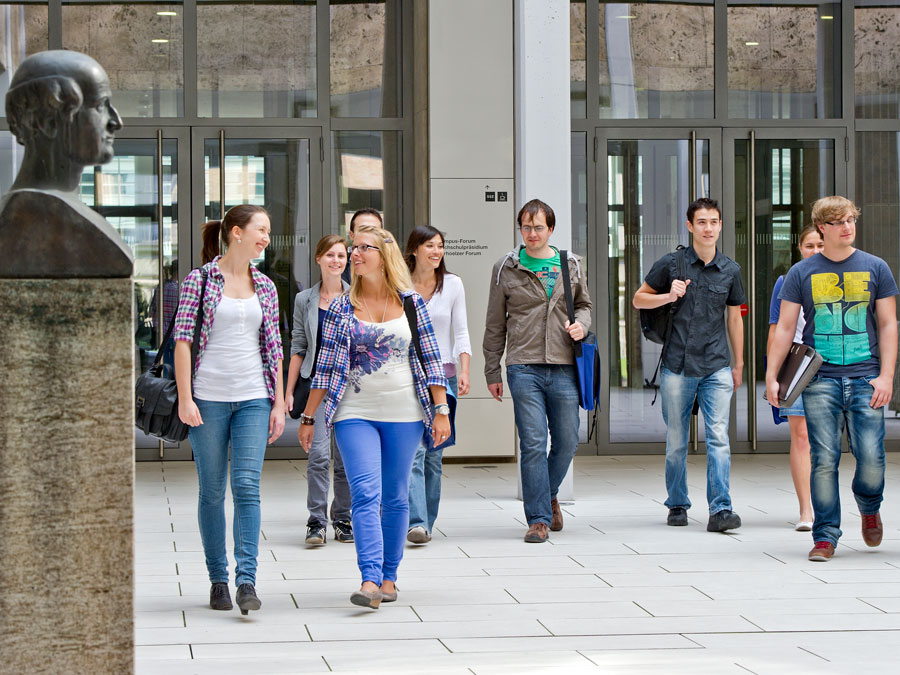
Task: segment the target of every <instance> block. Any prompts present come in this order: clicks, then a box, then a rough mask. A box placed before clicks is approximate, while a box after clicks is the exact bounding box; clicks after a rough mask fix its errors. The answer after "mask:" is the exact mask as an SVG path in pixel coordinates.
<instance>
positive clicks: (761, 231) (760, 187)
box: [723, 129, 847, 451]
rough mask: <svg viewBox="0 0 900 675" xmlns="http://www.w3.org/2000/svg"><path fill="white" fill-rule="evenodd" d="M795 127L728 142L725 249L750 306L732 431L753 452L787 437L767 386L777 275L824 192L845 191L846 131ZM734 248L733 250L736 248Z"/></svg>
mask: <svg viewBox="0 0 900 675" xmlns="http://www.w3.org/2000/svg"><path fill="white" fill-rule="evenodd" d="M798 131H799V130H797V129H784V130H772V129H761V130H751V129H729V130H727V131H726V137H725V141H724V144H723V145H724V148H723V149H724V153H725V157H724V164H725V166H726V167H728V168H729V170H730V173H731V176H730V177H728V178H726V180H727V181H728V182H727V184H728V185H729V186H730V187H731V186H733V191H732V190H729V194H728V197H729V199H728V202H727V203H726V204H725V218H726V222H728V221H729V220H730V221H731V222H733V223H734V228H733V236H734V238H733V241H731V242H728V244H729V247H728V248H727V249H726V254H727V255H729V256H731V257H733V258H734V259H735V260H736V261H737V262H738V263H739V264H740V266H741V269H742V271H743V282H744V292H745V294H746V295H747V298H748V300H749V304H750V312H749V314H748V316H746V317H745V319H744V326H745V333H744V335H745V344H744V353H745V359H744V363H745V365H746V368H745V371H744V386H742V387H741V388H740V390H739V391H738V392H737V394H736V396H735V398H736V405H735V411H736V419H734V420H733V423H732V425H731V426H732V437H733V439H734V440H735V441H737V442H739V443H740V442H745V443H747V444H749V448H750V449H751V450H756V449H757V448H758V447H759V445H760V444H762V443H767V442H771V441H778V442H779V444H780V445H783V447H784V450H785V451H786V450H787V446H786V445H784V444H785V443H786V442H787V441H788V439H789V437H790V434H789V431H788V428H787V427H788V425H787V424H780V425H776V424H775V422H774V419H773V416H772V413H771V408H770V406H769V405H768V404H767V403H766V402H765V401H764V400H763V393H764V390H765V376H766V366H765V356H766V340H767V337H768V332H769V305H770V301H771V298H772V289H773V287H774V285H775V281H776V279H778V277H779V276H781V275H783V274H785V273H786V272H787V270H788V268H790V266H791V265H793V264H794V263H795V262H797V261H798V260H799V259H800V254H799V250H798V244H799V241H798V239H799V234H800V230H801V229H803V227H804V226H805V225H806V224H807V223H809V222H810V209H811V207H812V204H813V202H814V201H815V200H816V199H818V198H819V197H824V196H827V195H833V194H846V189H847V180H846V148H845V140H846V136H845V133H844V132H843V130H834V131H831V130H823V129H819V130H817V132H816V133H808V134H804V133H798ZM732 246H733V248H731V247H732Z"/></svg>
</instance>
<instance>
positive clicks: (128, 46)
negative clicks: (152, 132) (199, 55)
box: [62, 1, 184, 117]
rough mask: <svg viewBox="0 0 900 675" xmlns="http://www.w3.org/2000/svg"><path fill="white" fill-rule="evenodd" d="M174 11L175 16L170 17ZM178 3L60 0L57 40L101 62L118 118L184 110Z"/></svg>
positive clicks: (170, 114) (174, 113)
mask: <svg viewBox="0 0 900 675" xmlns="http://www.w3.org/2000/svg"><path fill="white" fill-rule="evenodd" d="M173 14H174V16H173ZM182 14H183V11H182V6H181V4H172V3H166V4H153V3H143V2H142V3H135V4H119V3H113V4H106V3H104V4H97V3H89V4H75V3H70V2H66V1H64V2H63V6H62V19H63V21H62V41H63V47H65V48H66V49H74V50H76V51H79V52H84V53H85V54H88V55H90V56H92V57H93V58H95V59H96V60H97V61H98V62H99V63H100V65H102V66H103V67H104V68H105V69H106V72H107V74H109V81H110V84H111V85H112V90H113V96H112V99H113V102H114V104H115V106H116V108H117V109H118V111H119V114H120V115H121V116H122V117H180V116H182V115H184V93H183V92H184V60H183V59H184V40H183V25H182Z"/></svg>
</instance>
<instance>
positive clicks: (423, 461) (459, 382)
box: [404, 225, 472, 544]
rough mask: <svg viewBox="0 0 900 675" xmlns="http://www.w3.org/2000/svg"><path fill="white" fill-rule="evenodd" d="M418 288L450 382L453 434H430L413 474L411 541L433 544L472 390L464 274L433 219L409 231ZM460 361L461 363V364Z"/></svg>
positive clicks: (409, 258) (409, 260)
mask: <svg viewBox="0 0 900 675" xmlns="http://www.w3.org/2000/svg"><path fill="white" fill-rule="evenodd" d="M404 257H405V259H406V264H407V265H408V266H409V271H410V275H411V277H412V282H413V285H414V286H415V289H416V292H417V293H418V294H419V295H421V296H422V299H423V300H425V303H426V307H427V308H428V314H429V316H430V317H431V323H432V325H433V326H434V334H435V337H437V342H438V347H439V348H440V351H441V361H442V363H443V364H444V374H445V375H446V376H447V380H448V382H449V383H450V386H449V387H448V388H447V400H448V402H449V403H450V409H451V413H450V424H451V429H452V431H451V433H450V438H449V439H448V440H447V441H446V442H445V443H443V444H441V445H439V446H437V447H435V446H434V444H433V443H432V442H431V438H430V436H429V435H428V434H425V435H424V436H423V438H422V442H421V443H419V447H418V449H417V450H416V457H415V460H414V461H413V468H412V473H411V474H410V478H409V531H408V532H407V535H406V539H407V541H409V542H411V543H413V544H427V543H428V542H429V541H431V530H432V528H433V527H434V521H435V519H436V518H437V514H438V507H439V506H440V501H441V458H442V456H443V453H444V448H447V447H449V446H451V445H454V443H455V442H456V436H455V427H454V426H453V423H454V417H455V412H456V403H455V401H456V396H457V394H459V395H460V396H465V395H466V394H468V393H469V358H470V356H471V354H472V346H471V345H470V344H469V329H468V325H467V323H466V294H465V290H464V289H463V284H462V280H461V279H460V278H459V277H458V276H456V275H455V274H450V273H449V272H447V268H446V265H445V264H444V235H443V234H441V232H440V231H439V230H437V229H435V228H433V227H431V226H430V225H419V226H417V227H416V228H415V229H413V231H412V232H410V234H409V238H408V239H407V241H406V252H405V254H404ZM457 362H458V363H459V368H457Z"/></svg>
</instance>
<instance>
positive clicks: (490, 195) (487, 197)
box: [484, 192, 497, 202]
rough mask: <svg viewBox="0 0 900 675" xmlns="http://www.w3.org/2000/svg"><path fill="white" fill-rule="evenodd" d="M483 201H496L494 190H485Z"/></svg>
mask: <svg viewBox="0 0 900 675" xmlns="http://www.w3.org/2000/svg"><path fill="white" fill-rule="evenodd" d="M484 201H486V202H495V201H497V193H496V192H485V193H484Z"/></svg>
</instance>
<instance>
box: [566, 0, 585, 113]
mask: <svg viewBox="0 0 900 675" xmlns="http://www.w3.org/2000/svg"><path fill="white" fill-rule="evenodd" d="M585 19H586V17H585V2H584V0H572V2H571V3H570V4H569V73H570V76H569V79H570V83H571V84H570V92H571V98H570V100H571V108H572V117H580V118H584V116H585V114H586V111H587V74H586V72H585V67H586V61H585V40H586V35H587V26H586V24H585Z"/></svg>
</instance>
